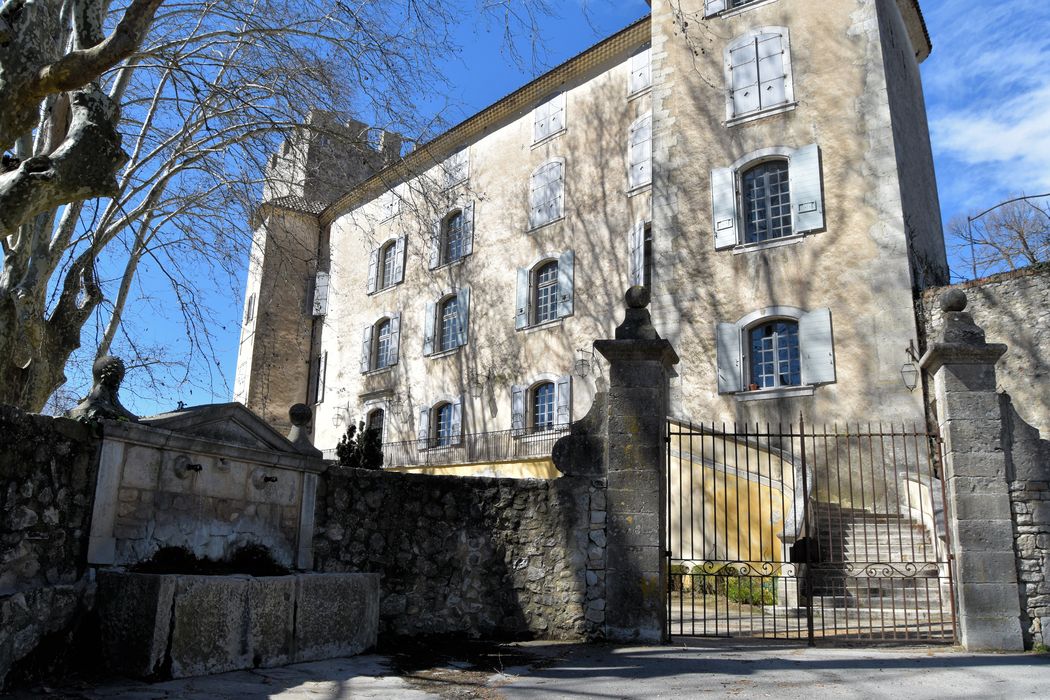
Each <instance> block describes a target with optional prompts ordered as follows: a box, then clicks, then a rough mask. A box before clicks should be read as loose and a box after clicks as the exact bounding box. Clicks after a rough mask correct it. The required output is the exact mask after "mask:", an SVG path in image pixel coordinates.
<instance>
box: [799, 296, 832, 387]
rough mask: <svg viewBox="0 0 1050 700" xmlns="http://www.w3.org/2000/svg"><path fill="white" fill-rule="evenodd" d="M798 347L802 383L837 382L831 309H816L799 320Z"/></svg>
mask: <svg viewBox="0 0 1050 700" xmlns="http://www.w3.org/2000/svg"><path fill="white" fill-rule="evenodd" d="M798 345H799V350H800V352H801V355H802V382H803V383H804V384H827V383H828V382H833V381H835V343H834V339H833V338H832V334H831V309H815V310H813V311H810V312H808V313H805V314H802V317H801V318H799V320H798Z"/></svg>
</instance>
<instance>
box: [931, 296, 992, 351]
mask: <svg viewBox="0 0 1050 700" xmlns="http://www.w3.org/2000/svg"><path fill="white" fill-rule="evenodd" d="M940 302H941V312H942V314H943V316H944V327H943V328H942V329H941V336H940V338H939V339H938V340H939V341H940V342H942V343H953V344H959V345H974V346H983V345H985V344H986V341H985V335H984V330H983V329H982V328H981V327H980V326H978V325H977V324H976V323H974V320H973V316H972V315H971V314H969V313H967V312H966V311H965V309H966V306H967V304H968V303H969V301H968V300H967V298H966V293H965V292H963V291H962V290H961V289H950V290H948V291H947V292H945V293H944V294H942V295H941V299H940Z"/></svg>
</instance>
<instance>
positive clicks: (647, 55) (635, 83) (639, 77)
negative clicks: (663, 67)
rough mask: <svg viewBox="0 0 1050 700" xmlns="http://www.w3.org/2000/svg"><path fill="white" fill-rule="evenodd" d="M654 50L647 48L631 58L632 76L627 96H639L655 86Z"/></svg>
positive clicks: (628, 80)
mask: <svg viewBox="0 0 1050 700" xmlns="http://www.w3.org/2000/svg"><path fill="white" fill-rule="evenodd" d="M651 61H652V50H651V49H650V48H649V47H648V46H646V47H645V48H643V49H641V50H639V51H638V52H637V53H635V54H634V55H633V56H631V65H630V74H629V76H628V79H627V94H628V95H629V96H633V95H637V94H639V93H641V92H643V91H645V90H647V89H648V88H649V87H651V86H652V84H653V79H652V68H651Z"/></svg>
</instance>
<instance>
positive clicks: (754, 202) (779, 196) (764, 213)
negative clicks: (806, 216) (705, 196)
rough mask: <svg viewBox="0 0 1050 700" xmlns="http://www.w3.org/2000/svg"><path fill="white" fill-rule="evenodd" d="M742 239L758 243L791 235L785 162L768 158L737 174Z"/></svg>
mask: <svg viewBox="0 0 1050 700" xmlns="http://www.w3.org/2000/svg"><path fill="white" fill-rule="evenodd" d="M740 184H741V191H742V192H743V198H744V202H743V204H744V242H745V243H761V242H762V241H769V240H773V239H776V238H784V237H786V236H790V235H791V234H792V229H791V188H790V182H789V179H788V162H787V161H786V160H771V161H766V162H764V163H759V164H758V165H756V166H754V167H752V168H751V169H749V170H746V171H745V172H744V174H743V175H742V176H741V183H740Z"/></svg>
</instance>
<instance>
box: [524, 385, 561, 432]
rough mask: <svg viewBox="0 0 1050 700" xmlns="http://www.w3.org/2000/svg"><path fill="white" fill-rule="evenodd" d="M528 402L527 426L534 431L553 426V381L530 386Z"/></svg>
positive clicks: (548, 428) (549, 428)
mask: <svg viewBox="0 0 1050 700" xmlns="http://www.w3.org/2000/svg"><path fill="white" fill-rule="evenodd" d="M531 395H532V396H531V398H532V400H531V401H530V402H529V408H530V411H529V428H531V429H532V430H533V431H535V432H539V431H542V430H551V429H552V428H553V427H554V406H555V403H554V395H555V386H554V382H542V383H540V384H537V385H536V386H534V387H533V388H532V392H531Z"/></svg>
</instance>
